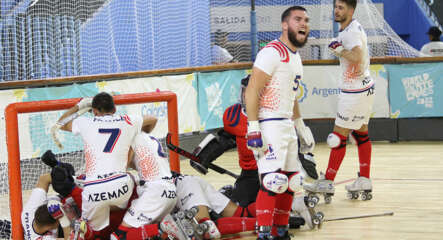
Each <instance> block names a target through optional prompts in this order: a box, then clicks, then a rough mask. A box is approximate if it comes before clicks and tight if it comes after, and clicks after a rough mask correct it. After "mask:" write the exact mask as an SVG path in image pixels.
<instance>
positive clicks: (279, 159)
mask: <svg viewBox="0 0 443 240" xmlns="http://www.w3.org/2000/svg"><path fill="white" fill-rule="evenodd" d="M260 130H261V133H262V137H263V139H264V141H265V143H266V144H267V145H268V149H267V150H266V151H265V152H254V153H255V156H256V158H257V159H258V161H257V166H258V172H259V173H260V174H261V173H268V172H275V171H277V170H278V169H281V170H282V171H288V172H299V171H300V168H301V164H300V161H299V159H298V142H297V134H296V132H295V127H294V122H293V121H291V120H289V119H282V120H274V119H264V120H260Z"/></svg>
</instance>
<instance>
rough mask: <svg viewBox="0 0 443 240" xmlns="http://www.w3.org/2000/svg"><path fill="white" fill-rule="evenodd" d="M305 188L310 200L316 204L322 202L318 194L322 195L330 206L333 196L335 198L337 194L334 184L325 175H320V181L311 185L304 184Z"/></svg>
mask: <svg viewBox="0 0 443 240" xmlns="http://www.w3.org/2000/svg"><path fill="white" fill-rule="evenodd" d="M303 188H304V189H305V191H306V193H307V195H308V198H309V200H310V201H313V202H315V204H317V203H318V202H319V201H320V198H319V197H318V196H317V194H322V195H323V197H324V200H325V203H326V204H329V203H331V201H332V196H334V192H335V187H334V182H333V181H331V180H326V179H325V175H324V174H323V173H320V179H319V180H317V181H315V182H314V183H311V184H304V185H303Z"/></svg>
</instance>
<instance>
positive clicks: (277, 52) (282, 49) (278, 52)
mask: <svg viewBox="0 0 443 240" xmlns="http://www.w3.org/2000/svg"><path fill="white" fill-rule="evenodd" d="M260 52H262V55H265V57H271V56H274V57H278V58H280V60H281V61H282V62H289V50H288V48H287V47H286V46H285V45H284V44H283V43H282V42H280V41H279V40H273V41H271V42H269V43H268V44H266V46H265V47H264V48H263V49H262V50H260Z"/></svg>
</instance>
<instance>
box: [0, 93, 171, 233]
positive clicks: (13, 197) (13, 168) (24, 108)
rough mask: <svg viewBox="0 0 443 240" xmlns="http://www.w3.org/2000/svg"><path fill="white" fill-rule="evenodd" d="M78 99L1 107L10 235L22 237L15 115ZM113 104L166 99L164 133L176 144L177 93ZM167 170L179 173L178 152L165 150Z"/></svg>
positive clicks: (117, 100)
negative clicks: (3, 119) (6, 159)
mask: <svg viewBox="0 0 443 240" xmlns="http://www.w3.org/2000/svg"><path fill="white" fill-rule="evenodd" d="M79 100H80V98H70V99H60V100H49V101H34V102H18V103H12V104H9V105H8V106H7V107H6V109H5V122H6V144H7V149H8V179H9V206H10V212H11V221H12V224H11V225H12V238H13V239H20V240H21V239H23V238H24V235H23V228H22V224H21V212H22V209H23V202H22V201H23V199H22V187H21V175H20V146H19V132H18V131H19V126H18V115H19V114H21V113H34V112H45V111H57V110H63V109H68V108H70V107H73V106H74V105H75V104H76V103H77V102H78V101H79ZM114 101H115V104H117V105H120V104H137V103H148V102H167V107H168V132H169V133H171V134H172V142H173V143H174V144H176V145H177V146H178V144H179V140H178V110H177V95H176V94H175V93H173V92H170V91H162V92H149V93H136V94H122V95H117V96H114ZM169 158H170V165H171V170H173V171H176V172H180V162H179V158H178V154H177V153H175V152H172V151H169Z"/></svg>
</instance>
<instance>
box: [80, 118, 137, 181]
mask: <svg viewBox="0 0 443 240" xmlns="http://www.w3.org/2000/svg"><path fill="white" fill-rule="evenodd" d="M142 123H143V119H142V118H141V116H138V117H136V116H128V115H105V116H95V117H93V118H88V117H83V116H82V117H79V118H77V119H75V120H74V121H73V122H72V133H73V134H75V135H80V136H81V137H82V139H83V143H84V151H85V161H86V166H85V174H86V178H95V177H96V176H98V175H105V174H109V173H113V172H126V167H127V162H128V152H129V148H130V147H131V144H132V142H133V141H134V139H135V136H136V135H137V134H138V133H140V132H141V127H142Z"/></svg>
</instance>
